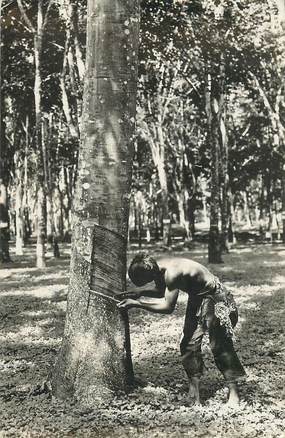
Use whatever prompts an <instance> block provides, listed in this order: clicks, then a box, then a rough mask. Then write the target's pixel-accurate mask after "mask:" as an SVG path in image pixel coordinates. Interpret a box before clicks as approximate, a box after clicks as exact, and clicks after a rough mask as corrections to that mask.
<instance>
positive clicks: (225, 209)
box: [220, 71, 230, 253]
mask: <svg viewBox="0 0 285 438" xmlns="http://www.w3.org/2000/svg"><path fill="white" fill-rule="evenodd" d="M222 73H223V76H224V71H223V72H222ZM223 79H224V78H223ZM221 100H222V102H221V105H222V106H223V107H224V106H225V103H224V96H223V97H222V98H221ZM220 145H221V158H220V169H221V245H222V251H225V252H227V253H228V252H229V234H228V232H229V220H230V217H229V216H230V215H229V213H230V209H229V172H228V162H229V151H228V136H227V131H226V115H225V108H222V109H221V119H220Z"/></svg>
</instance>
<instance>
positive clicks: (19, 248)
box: [15, 175, 24, 255]
mask: <svg viewBox="0 0 285 438" xmlns="http://www.w3.org/2000/svg"><path fill="white" fill-rule="evenodd" d="M15 198H16V201H15V210H16V255H23V247H24V217H23V184H22V181H21V177H20V175H19V177H18V184H17V188H16V195H15Z"/></svg>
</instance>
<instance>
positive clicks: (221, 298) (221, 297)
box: [196, 277, 238, 337]
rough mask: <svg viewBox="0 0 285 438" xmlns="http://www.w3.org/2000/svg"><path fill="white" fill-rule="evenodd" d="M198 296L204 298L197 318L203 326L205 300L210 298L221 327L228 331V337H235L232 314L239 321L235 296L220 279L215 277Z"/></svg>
mask: <svg viewBox="0 0 285 438" xmlns="http://www.w3.org/2000/svg"><path fill="white" fill-rule="evenodd" d="M197 296H199V297H201V298H202V302H201V304H200V305H199V307H198V309H197V314H196V315H197V317H198V318H199V320H200V321H201V322H202V324H203V319H204V318H203V316H204V315H203V302H204V299H206V298H209V299H211V300H213V302H214V313H215V316H216V317H217V318H218V319H219V321H220V325H221V326H223V327H224V328H225V329H226V333H227V335H228V336H230V337H233V335H234V331H233V328H234V326H233V324H232V320H231V318H230V315H231V314H235V315H236V321H237V315H238V310H237V305H236V302H235V300H234V297H233V295H232V294H231V293H230V292H229V291H228V290H227V289H226V288H225V287H224V285H223V284H222V283H221V282H220V280H219V278H218V277H214V279H213V281H211V283H208V284H207V286H206V287H205V289H203V291H201V292H199V293H198V294H197Z"/></svg>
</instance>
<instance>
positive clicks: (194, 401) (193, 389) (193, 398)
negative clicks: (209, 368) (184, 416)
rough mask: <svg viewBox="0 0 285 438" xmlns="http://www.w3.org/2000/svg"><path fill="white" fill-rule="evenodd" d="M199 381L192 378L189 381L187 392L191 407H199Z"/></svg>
mask: <svg viewBox="0 0 285 438" xmlns="http://www.w3.org/2000/svg"><path fill="white" fill-rule="evenodd" d="M199 383H200V379H199V378H198V377H192V378H191V379H189V391H188V402H189V404H191V405H200V404H201V402H200V391H199Z"/></svg>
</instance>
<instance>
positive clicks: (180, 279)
mask: <svg viewBox="0 0 285 438" xmlns="http://www.w3.org/2000/svg"><path fill="white" fill-rule="evenodd" d="M157 264H158V266H159V270H160V272H161V274H163V276H164V280H165V286H166V287H167V288H168V289H169V290H173V289H179V290H181V291H184V292H187V293H188V294H189V295H196V294H197V293H199V292H202V291H203V290H204V289H205V288H207V286H208V285H209V284H210V283H211V282H212V281H213V279H214V276H213V274H211V272H210V271H209V270H208V269H207V268H206V267H205V266H203V265H201V264H200V263H198V262H195V261H194V260H191V259H186V258H172V259H170V258H164V259H160V260H159V259H158V260H157Z"/></svg>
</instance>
